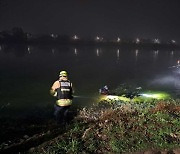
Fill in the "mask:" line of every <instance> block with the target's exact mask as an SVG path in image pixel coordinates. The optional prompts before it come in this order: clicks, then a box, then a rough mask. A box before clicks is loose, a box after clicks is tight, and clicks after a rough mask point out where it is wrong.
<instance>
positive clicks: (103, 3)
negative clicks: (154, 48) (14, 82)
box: [0, 0, 180, 40]
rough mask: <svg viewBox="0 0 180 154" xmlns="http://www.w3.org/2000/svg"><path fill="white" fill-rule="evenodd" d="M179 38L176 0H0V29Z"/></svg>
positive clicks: (179, 15)
mask: <svg viewBox="0 0 180 154" xmlns="http://www.w3.org/2000/svg"><path fill="white" fill-rule="evenodd" d="M15 26H16V27H22V28H23V29H24V31H25V32H30V33H32V34H37V33H38V34H41V33H57V34H68V35H74V34H76V35H78V36H81V37H88V36H89V37H93V36H96V35H100V36H103V37H107V38H114V37H115V38H116V37H118V36H119V37H131V38H134V37H135V38H136V37H143V38H160V39H176V40H180V0H0V31H2V30H10V29H12V28H13V27H15Z"/></svg>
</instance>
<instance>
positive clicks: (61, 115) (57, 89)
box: [50, 71, 73, 124]
mask: <svg viewBox="0 0 180 154" xmlns="http://www.w3.org/2000/svg"><path fill="white" fill-rule="evenodd" d="M50 94H51V95H53V96H54V97H56V98H57V101H56V104H55V106H54V107H55V111H54V115H55V117H56V121H57V123H58V124H64V123H66V122H67V114H68V110H69V108H70V106H71V105H72V99H73V96H72V83H71V82H70V81H69V80H68V74H67V72H66V71H60V73H59V79H58V80H57V81H55V82H54V84H53V85H52V87H51V90H50Z"/></svg>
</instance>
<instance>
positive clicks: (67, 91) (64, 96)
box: [57, 80, 73, 106]
mask: <svg viewBox="0 0 180 154" xmlns="http://www.w3.org/2000/svg"><path fill="white" fill-rule="evenodd" d="M59 84H60V87H59V88H58V89H57V98H58V100H57V105H59V106H68V105H71V104H72V98H73V97H72V84H71V82H70V81H69V80H66V81H59Z"/></svg>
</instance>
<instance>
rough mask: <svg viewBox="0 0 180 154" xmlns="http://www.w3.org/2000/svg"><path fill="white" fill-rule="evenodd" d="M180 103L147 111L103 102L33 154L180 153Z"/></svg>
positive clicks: (162, 103)
mask: <svg viewBox="0 0 180 154" xmlns="http://www.w3.org/2000/svg"><path fill="white" fill-rule="evenodd" d="M179 116H180V100H169V101H152V102H150V103H148V104H147V106H146V107H144V106H142V105H139V107H138V106H136V107H134V104H131V103H122V104H120V105H117V104H112V103H111V105H110V104H109V103H108V102H106V101H103V102H100V103H99V104H98V105H96V106H94V107H92V108H90V109H86V108H84V109H82V110H81V111H79V114H78V115H77V116H76V118H75V119H74V120H73V123H72V124H71V127H69V126H68V127H67V126H66V128H70V129H67V130H66V131H65V133H63V134H61V135H59V136H57V137H56V138H54V139H52V140H50V141H48V142H45V143H43V144H42V145H40V146H38V147H35V148H31V149H30V150H29V153H135V152H139V153H140V152H141V153H143V152H144V151H151V152H153V151H154V152H164V153H168V152H174V153H175V152H177V151H178V150H179V147H180V120H179Z"/></svg>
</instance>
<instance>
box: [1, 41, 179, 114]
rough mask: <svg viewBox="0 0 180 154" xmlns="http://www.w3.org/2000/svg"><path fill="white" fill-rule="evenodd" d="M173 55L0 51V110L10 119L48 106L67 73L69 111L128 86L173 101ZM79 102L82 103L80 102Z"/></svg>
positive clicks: (176, 77)
mask: <svg viewBox="0 0 180 154" xmlns="http://www.w3.org/2000/svg"><path fill="white" fill-rule="evenodd" d="M178 59H180V51H178V50H175V51H173V50H148V51H146V50H142V49H141V50H140V49H121V48H117V47H95V46H87V47H80V46H75V47H73V46H24V45H18V46H3V45H1V46H0V84H1V87H0V88H1V89H0V96H1V100H0V105H1V108H5V107H6V108H7V109H9V111H13V112H14V113H17V114H18V113H20V112H19V111H21V112H27V110H29V111H31V109H33V108H36V107H44V106H53V103H54V102H55V100H54V99H53V98H52V97H51V96H50V95H49V89H50V87H51V85H52V84H53V82H54V81H55V80H57V79H58V73H59V71H60V70H66V71H67V72H68V73H69V79H70V80H71V81H72V82H73V86H74V89H75V95H76V96H83V97H82V98H78V97H77V98H75V100H74V105H75V106H76V105H80V106H88V105H89V104H92V102H95V99H94V98H95V97H96V96H98V89H99V88H101V87H102V86H104V85H108V86H109V87H110V89H114V88H117V87H118V86H119V85H121V84H124V83H126V84H133V85H135V86H141V87H142V88H143V89H146V90H147V89H148V90H158V91H166V92H169V93H173V94H175V95H176V94H177V95H179V91H178V89H180V84H179V83H180V79H179V78H180V77H179V75H178V73H174V68H173V69H172V68H169V67H171V66H173V65H176V63H177V60H178ZM83 98H84V99H83Z"/></svg>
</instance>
